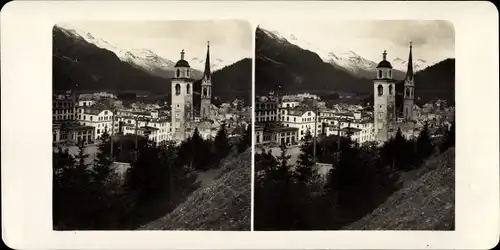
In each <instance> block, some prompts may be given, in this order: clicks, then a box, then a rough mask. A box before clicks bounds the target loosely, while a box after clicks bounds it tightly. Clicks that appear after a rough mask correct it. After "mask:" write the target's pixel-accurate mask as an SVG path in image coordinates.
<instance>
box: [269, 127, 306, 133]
mask: <svg viewBox="0 0 500 250" xmlns="http://www.w3.org/2000/svg"><path fill="white" fill-rule="evenodd" d="M270 130H271V132H278V133H279V132H295V131H298V130H299V129H298V128H294V127H274V128H271V129H270Z"/></svg>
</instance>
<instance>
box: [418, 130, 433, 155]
mask: <svg viewBox="0 0 500 250" xmlns="http://www.w3.org/2000/svg"><path fill="white" fill-rule="evenodd" d="M433 150H434V146H433V145H432V142H431V137H430V134H429V125H428V123H425V125H424V129H423V130H422V131H421V132H420V134H419V136H418V138H417V153H418V156H419V158H420V160H424V159H426V158H427V157H428V156H430V155H431V154H432V151H433Z"/></svg>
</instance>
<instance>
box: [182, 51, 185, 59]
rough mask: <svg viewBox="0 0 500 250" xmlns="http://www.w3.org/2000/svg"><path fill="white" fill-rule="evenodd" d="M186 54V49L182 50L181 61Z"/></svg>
mask: <svg viewBox="0 0 500 250" xmlns="http://www.w3.org/2000/svg"><path fill="white" fill-rule="evenodd" d="M184 54H185V53H184V49H182V51H181V60H184Z"/></svg>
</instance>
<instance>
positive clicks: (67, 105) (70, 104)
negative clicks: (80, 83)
mask: <svg viewBox="0 0 500 250" xmlns="http://www.w3.org/2000/svg"><path fill="white" fill-rule="evenodd" d="M74 103H75V96H74V95H72V94H70V93H64V94H60V95H59V94H56V95H54V96H53V97H52V120H53V121H72V120H75V105H74Z"/></svg>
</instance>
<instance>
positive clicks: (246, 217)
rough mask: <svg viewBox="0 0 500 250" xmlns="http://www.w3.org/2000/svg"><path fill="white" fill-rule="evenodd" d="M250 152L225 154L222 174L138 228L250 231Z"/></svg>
mask: <svg viewBox="0 0 500 250" xmlns="http://www.w3.org/2000/svg"><path fill="white" fill-rule="evenodd" d="M250 161H251V151H250V149H248V150H247V151H246V152H244V153H242V154H240V155H238V156H236V157H228V158H227V160H226V161H225V162H224V163H223V166H222V168H221V175H220V176H219V177H218V178H217V179H216V180H215V181H214V182H213V183H212V184H211V185H208V186H206V187H205V188H200V189H198V190H196V191H195V192H193V193H192V194H191V195H190V196H189V197H188V199H187V200H186V201H185V202H184V203H182V204H180V205H179V206H178V207H177V208H176V209H175V210H174V211H172V212H171V213H169V214H167V215H166V216H165V217H162V218H160V219H158V220H156V221H153V222H151V223H149V224H147V225H145V226H143V227H141V228H139V229H140V230H221V231H222V230H235V231H236V230H250V204H251V201H250V199H251V197H250V196H251V183H250V182H251V177H250V173H251V166H250Z"/></svg>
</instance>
